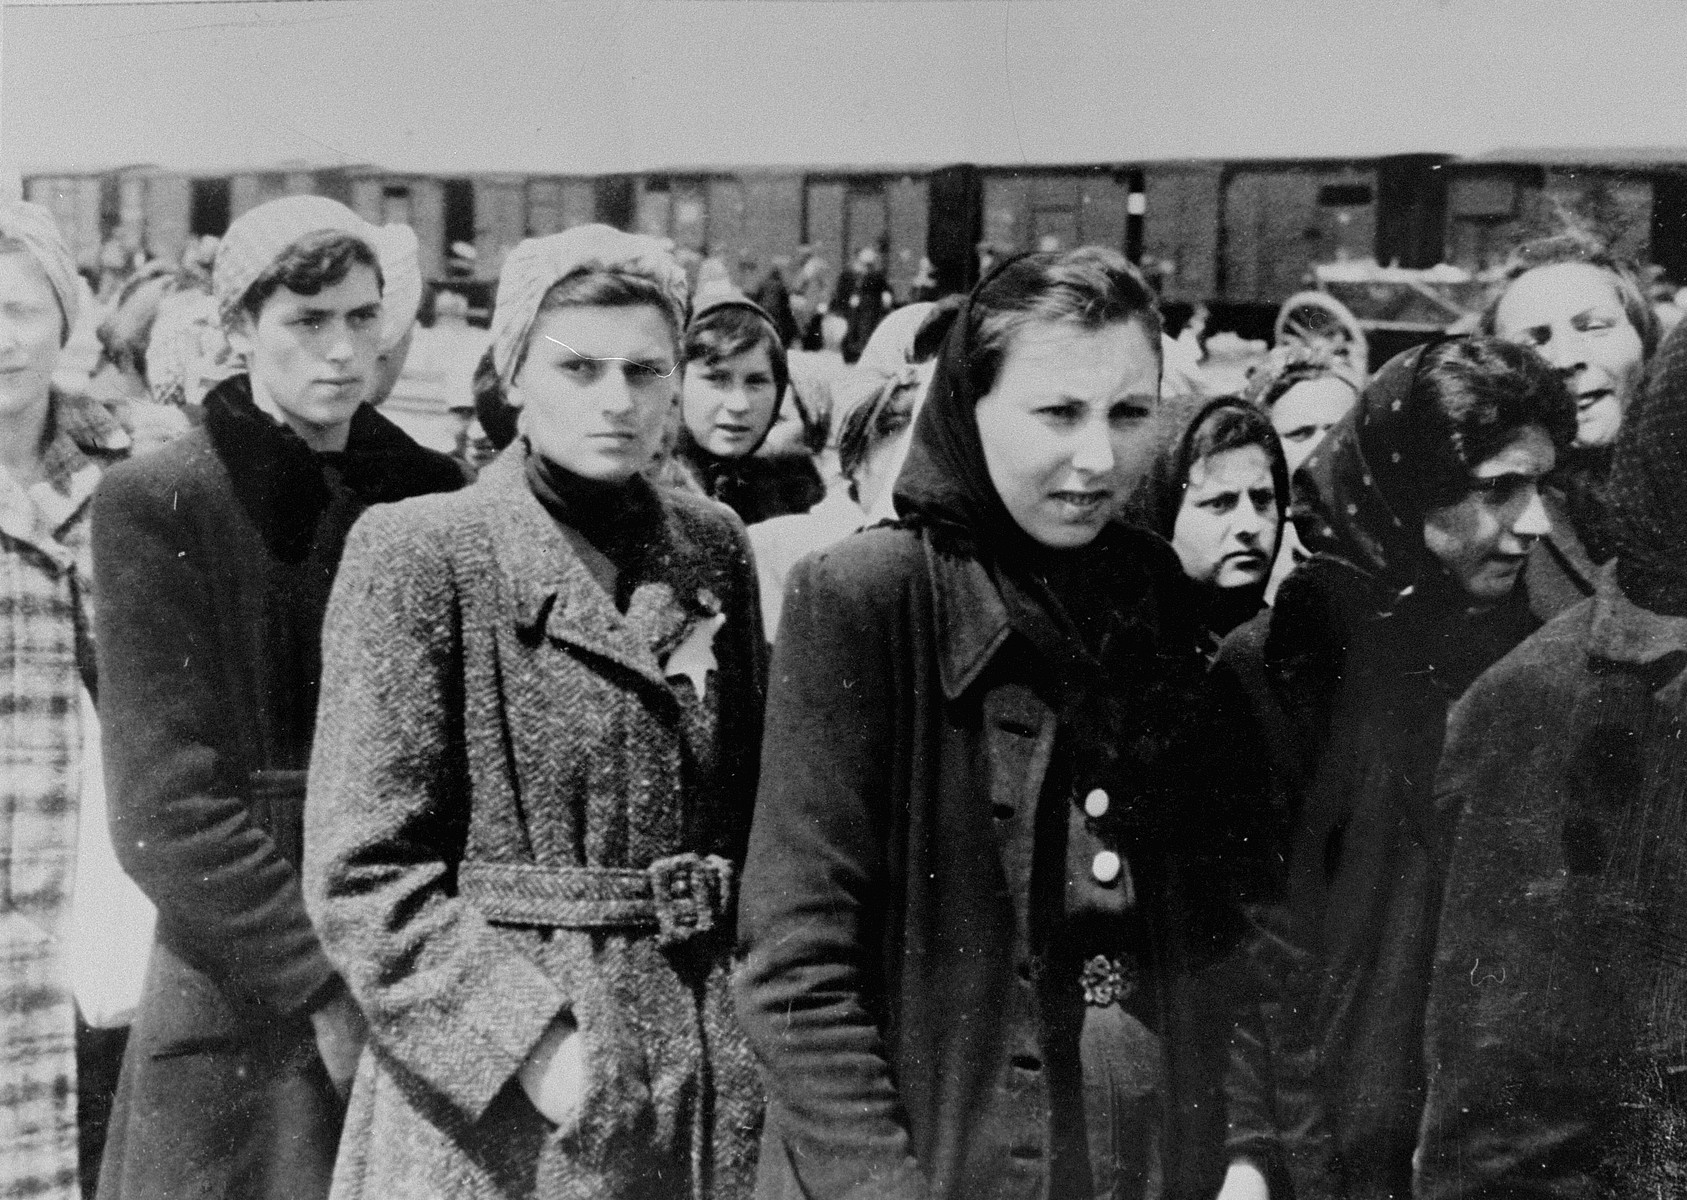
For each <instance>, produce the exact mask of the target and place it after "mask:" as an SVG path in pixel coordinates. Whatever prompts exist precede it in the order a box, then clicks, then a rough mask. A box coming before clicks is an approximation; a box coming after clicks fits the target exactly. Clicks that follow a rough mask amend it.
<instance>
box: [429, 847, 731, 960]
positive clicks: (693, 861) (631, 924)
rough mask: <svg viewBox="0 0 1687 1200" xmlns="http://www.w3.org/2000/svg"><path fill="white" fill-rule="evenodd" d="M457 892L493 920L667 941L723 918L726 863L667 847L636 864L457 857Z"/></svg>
mask: <svg viewBox="0 0 1687 1200" xmlns="http://www.w3.org/2000/svg"><path fill="white" fill-rule="evenodd" d="M457 891H458V893H459V894H460V895H462V896H463V897H464V898H465V899H467V900H468V901H469V903H471V904H473V905H474V906H475V907H476V908H477V909H479V910H480V912H481V913H482V915H484V916H485V917H486V919H487V920H488V921H491V922H492V923H493V924H497V925H528V926H538V927H541V928H549V929H625V930H628V931H640V932H650V933H654V934H655V935H656V941H657V944H658V945H662V946H675V945H678V944H679V943H681V942H684V941H687V940H689V939H690V938H693V937H696V936H697V935H699V934H703V933H708V932H709V931H711V930H712V929H714V928H715V926H716V925H717V924H724V923H725V920H726V914H727V911H728V909H729V908H730V907H731V904H732V864H731V863H729V862H727V861H726V859H724V858H721V857H719V856H717V855H713V854H710V855H700V854H670V855H667V856H666V857H663V858H658V859H656V860H655V861H654V862H652V863H651V864H650V865H649V866H648V867H645V868H644V869H642V870H639V869H636V868H623V867H539V866H533V865H531V864H528V863H494V862H465V863H463V864H462V865H461V866H459V867H458V868H457Z"/></svg>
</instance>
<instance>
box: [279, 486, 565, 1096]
mask: <svg viewBox="0 0 1687 1200" xmlns="http://www.w3.org/2000/svg"><path fill="white" fill-rule="evenodd" d="M413 511H414V510H413V509H411V507H410V506H409V505H399V506H394V507H382V508H375V509H371V510H370V511H369V512H368V513H366V514H365V515H364V516H363V517H362V518H360V519H359V521H358V523H357V525H356V526H354V527H353V529H352V532H351V536H350V538H349V539H348V541H347V544H346V553H345V557H344V559H343V560H342V563H341V567H340V573H339V575H338V577H337V578H336V580H335V582H334V591H333V595H332V597H331V598H330V600H329V604H328V615H327V620H326V622H325V623H324V627H323V654H322V659H323V677H322V699H321V702H320V705H319V707H318V709H317V735H316V741H315V744H314V746H313V748H312V755H311V768H310V789H309V795H308V799H307V803H306V807H305V862H304V877H305V895H306V899H307V902H308V903H309V905H310V909H311V912H312V914H313V915H314V916H315V917H316V919H317V923H318V927H319V928H320V929H321V932H322V940H323V944H324V945H325V946H326V947H327V949H328V952H329V954H330V955H331V956H332V957H333V958H334V960H335V962H336V963H337V964H339V966H340V968H341V970H342V971H344V973H345V978H346V983H347V985H348V986H349V987H350V988H351V991H352V994H353V995H354V996H355V997H356V999H357V1001H358V1004H359V1006H360V1007H361V1008H362V1009H363V1011H364V1013H365V1015H366V1016H367V1017H368V1019H369V1026H370V1035H371V1037H372V1038H373V1040H374V1041H375V1042H376V1044H377V1045H379V1046H380V1048H381V1049H382V1050H383V1051H384V1052H385V1053H386V1054H387V1055H389V1056H390V1057H391V1058H392V1059H394V1060H396V1061H397V1062H398V1063H399V1064H400V1065H401V1066H402V1067H403V1068H404V1070H405V1071H406V1072H407V1073H408V1074H409V1075H410V1076H412V1077H414V1078H415V1079H418V1080H420V1081H421V1082H422V1083H423V1084H424V1085H425V1086H427V1087H428V1088H430V1089H431V1090H433V1091H434V1092H436V1093H437V1094H438V1095H440V1096H442V1097H444V1099H445V1100H446V1101H448V1102H449V1103H450V1104H451V1105H453V1106H454V1107H455V1108H456V1109H457V1110H458V1111H459V1112H461V1113H462V1114H463V1115H464V1116H465V1117H466V1118H467V1119H468V1120H471V1121H472V1120H477V1119H478V1118H479V1117H480V1115H481V1114H482V1113H483V1112H484V1111H485V1109H486V1107H487V1105H488V1104H490V1103H491V1101H492V1099H493V1097H495V1096H496V1095H497V1094H498V1092H499V1091H500V1090H501V1089H502V1088H503V1087H504V1086H505V1085H506V1084H508V1083H509V1081H510V1079H511V1078H512V1076H513V1075H514V1074H515V1072H516V1070H517V1068H518V1067H520V1065H521V1063H522V1060H523V1059H525V1058H526V1057H527V1055H528V1053H529V1052H530V1051H531V1050H532V1048H533V1047H534V1045H535V1044H536V1043H537V1042H538V1040H539V1038H540V1036H541V1035H542V1034H543V1033H544V1031H545V1029H546V1027H547V1026H548V1025H549V1024H550V1023H551V1022H552V1021H553V1020H554V1019H555V1018H556V1017H557V1016H558V1015H559V1014H560V1013H561V1012H562V1011H563V1009H564V1008H565V1007H566V1006H567V1004H568V998H567V997H566V996H564V995H563V994H562V993H561V991H560V990H559V989H558V987H557V986H556V984H555V983H554V982H552V980H551V979H550V977H549V976H548V975H547V974H546V973H545V972H544V971H543V970H542V969H541V968H540V967H539V965H538V964H537V963H536V962H534V961H533V960H532V959H531V958H530V957H529V956H528V955H527V954H526V953H524V951H523V949H522V947H521V945H520V943H519V941H518V939H517V937H516V936H515V935H513V934H508V933H505V932H503V931H500V930H496V929H494V928H493V927H492V926H491V925H489V924H488V923H487V922H486V920H485V918H484V917H482V916H481V915H480V913H479V912H478V911H477V910H476V909H475V908H474V907H473V906H472V905H470V904H467V903H465V902H463V901H461V900H459V899H458V898H457V896H456V873H457V864H458V863H460V862H461V860H462V857H463V849H464V844H465V841H466V837H467V831H468V817H469V813H468V797H469V795H470V787H469V780H468V767H467V758H466V754H465V750H464V727H465V712H464V707H465V701H464V690H463V685H462V661H463V645H462V613H461V607H460V605H459V604H458V600H457V596H458V591H457V586H456V583H455V581H454V579H453V568H452V563H451V562H450V554H449V547H448V545H447V544H446V543H445V541H444V537H445V533H446V531H445V530H444V529H443V528H442V527H435V528H428V527H426V526H419V525H417V524H415V523H413V522H411V520H410V518H411V514H412V512H413Z"/></svg>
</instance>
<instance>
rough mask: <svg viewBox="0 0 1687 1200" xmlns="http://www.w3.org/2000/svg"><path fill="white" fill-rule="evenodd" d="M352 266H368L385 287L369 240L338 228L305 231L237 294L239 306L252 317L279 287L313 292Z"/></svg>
mask: <svg viewBox="0 0 1687 1200" xmlns="http://www.w3.org/2000/svg"><path fill="white" fill-rule="evenodd" d="M354 266H365V267H368V268H370V269H371V270H372V271H374V272H375V283H376V285H377V286H379V287H380V288H381V290H382V291H385V290H386V286H387V281H386V278H385V277H384V276H383V275H382V274H381V260H380V259H379V258H377V257H376V256H375V251H374V248H373V247H371V246H370V245H369V243H368V242H365V241H364V240H363V239H362V238H357V237H353V236H352V235H351V234H349V233H342V232H341V231H340V230H337V229H323V230H319V231H318V232H316V233H307V234H305V236H304V237H302V238H300V239H299V240H298V241H296V242H294V243H293V244H292V245H291V246H288V247H287V249H285V250H283V251H282V252H281V253H280V254H278V255H276V258H275V261H274V262H272V263H270V265H269V266H268V267H266V268H265V269H264V273H263V274H262V275H259V276H258V277H257V278H256V279H254V280H253V281H252V286H250V287H248V288H247V289H246V294H245V295H243V296H241V297H240V307H241V309H242V310H243V311H244V312H245V313H246V314H247V315H248V316H249V317H251V318H252V319H253V320H254V321H255V320H257V319H258V314H260V313H262V312H263V310H264V305H265V304H266V303H268V302H269V298H270V297H271V296H273V295H275V293H276V292H278V291H279V290H281V289H282V288H286V289H287V290H288V291H290V292H297V293H298V294H299V295H301V296H314V295H316V294H317V293H318V292H320V291H321V290H322V289H323V288H326V287H333V286H334V285H335V284H336V283H339V282H340V281H341V280H342V279H344V278H345V277H346V276H347V275H348V274H349V273H350V272H351V269H352V268H353V267H354Z"/></svg>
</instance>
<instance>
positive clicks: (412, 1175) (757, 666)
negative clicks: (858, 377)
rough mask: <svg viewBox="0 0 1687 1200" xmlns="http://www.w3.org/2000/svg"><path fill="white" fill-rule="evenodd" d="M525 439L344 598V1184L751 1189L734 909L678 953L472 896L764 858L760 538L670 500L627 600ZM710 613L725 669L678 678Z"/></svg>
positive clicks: (340, 824) (404, 519)
mask: <svg viewBox="0 0 1687 1200" xmlns="http://www.w3.org/2000/svg"><path fill="white" fill-rule="evenodd" d="M525 452H526V451H525V446H524V444H523V443H521V442H517V443H516V444H515V445H513V446H512V447H511V448H510V449H509V450H508V451H506V452H505V454H504V455H503V456H502V457H501V458H500V459H499V460H498V461H496V462H495V463H493V464H492V465H491V466H489V467H488V468H487V470H486V471H485V472H484V473H483V474H482V476H481V478H480V480H479V482H477V483H476V484H475V485H474V486H473V487H471V488H469V489H467V490H466V491H464V492H461V493H459V494H457V495H455V496H451V497H443V496H442V497H433V498H428V499H424V500H418V501H414V502H409V503H405V504H401V505H397V506H394V507H392V508H387V509H383V510H380V511H378V512H372V513H370V514H368V515H367V516H366V517H365V518H364V519H363V520H362V521H361V522H360V523H359V524H358V526H357V528H356V529H354V530H353V532H352V536H351V540H350V542H349V544H348V547H347V551H346V558H345V562H344V565H343V566H342V568H341V573H340V578H339V579H338V581H337V582H336V584H335V591H334V596H333V600H332V602H331V604H330V607H329V615H328V620H327V624H326V627H325V634H324V661H325V663H326V664H327V672H326V675H325V677H324V681H323V697H322V705H321V708H320V710H319V713H318V723H317V740H316V748H315V753H314V756H313V759H312V763H311V774H310V784H309V798H308V802H307V812H306V848H305V894H306V901H307V904H308V905H309V907H310V909H311V912H312V914H313V916H314V917H315V919H316V922H317V927H318V929H319V931H320V933H321V936H322V939H323V945H324V947H325V948H326V949H327V951H328V954H329V956H330V958H331V959H332V960H333V961H334V963H335V965H336V966H337V967H338V968H339V970H340V971H341V972H342V973H343V974H344V976H345V978H346V981H347V983H348V984H349V986H350V987H351V990H352V993H353V994H354V995H355V996H356V998H357V1000H358V1002H359V1003H360V1004H361V1005H362V1007H363V1010H364V1012H365V1013H366V1015H367V1016H368V1018H369V1025H370V1036H371V1042H370V1046H369V1048H368V1049H366V1050H365V1052H364V1056H363V1061H362V1063H361V1064H360V1066H359V1069H358V1074H357V1081H356V1084H355V1086H354V1089H353V1094H352V1100H351V1111H350V1114H349V1116H348V1118H347V1122H346V1128H345V1133H344V1136H343V1139H342V1141H341V1147H340V1158H339V1163H338V1166H337V1168H336V1172H335V1181H334V1196H335V1197H336V1200H364V1198H366V1197H367V1198H371V1200H373V1198H377V1197H392V1196H403V1197H406V1198H407V1200H427V1198H428V1197H439V1198H440V1200H446V1198H450V1200H477V1198H482V1197H484V1198H487V1200H491V1198H494V1197H497V1198H502V1197H517V1196H523V1197H525V1196H542V1197H546V1198H547V1200H551V1198H555V1197H575V1196H578V1197H581V1198H585V1197H594V1198H611V1200H613V1198H615V1197H626V1198H629V1200H631V1198H635V1197H636V1198H637V1200H663V1198H667V1197H673V1198H675V1200H677V1198H679V1197H691V1196H698V1197H707V1196H714V1197H731V1196H740V1195H747V1194H748V1192H749V1190H750V1187H751V1183H752V1176H753V1172H754V1161H755V1146H756V1142H757V1138H758V1136H759V1132H760V1121H761V1099H760V1085H759V1082H758V1080H757V1078H756V1074H755V1068H754V1065H753V1063H752V1061H751V1059H750V1056H749V1052H748V1050H747V1048H746V1045H745V1042H744V1040H743V1037H742V1035H741V1034H740V1032H739V1030H738V1027H737V1024H736V1021H735V1019H734V1017H733V1014H732V1011H731V1006H730V1003H729V1000H728V995H727V990H726V978H727V967H728V955H729V952H730V936H731V934H730V930H731V924H730V914H725V915H724V917H723V919H722V920H720V921H719V922H718V923H717V927H716V930H715V933H714V934H713V935H712V936H705V937H700V938H698V939H694V940H693V941H691V942H688V943H686V944H684V945H681V946H679V947H677V948H675V949H668V950H664V949H662V948H660V947H659V945H658V943H657V940H656V939H655V938H654V937H652V936H650V935H649V934H646V933H640V932H636V931H631V930H613V929H602V928H598V929H586V928H577V927H575V928H567V927H555V926H550V927H547V926H546V925H545V924H544V923H543V922H537V921H536V922H533V923H529V924H523V923H522V922H519V921H517V922H513V923H512V922H511V921H509V920H505V919H502V917H503V916H506V915H507V914H498V913H496V912H495V911H494V910H493V909H492V908H490V907H489V904H490V902H491V901H492V900H505V901H507V900H510V899H512V898H511V897H509V896H501V897H500V896H491V895H488V894H487V893H484V892H482V893H476V894H473V895H470V894H466V893H468V892H472V891H473V889H460V886H459V885H460V884H461V883H462V882H463V881H464V880H465V879H467V878H468V876H469V874H470V872H469V870H467V869H466V867H467V864H475V868H476V869H477V870H482V871H483V869H484V868H485V866H486V865H487V864H491V865H492V866H493V867H494V868H496V869H499V870H504V869H507V868H511V867H514V868H524V869H526V870H527V871H529V872H533V873H535V874H540V873H543V872H544V871H546V870H554V869H557V868H561V869H569V868H577V867H595V868H627V869H638V868H643V867H645V866H646V865H647V864H649V863H651V861H652V860H653V859H656V858H658V857H661V856H666V855H671V854H677V853H681V852H687V851H689V852H695V853H697V854H712V855H719V856H722V857H725V858H727V859H729V860H731V861H732V862H733V863H735V864H736V863H739V862H741V861H742V853H743V843H744V840H745V838H746V836H747V831H748V826H749V816H750V806H751V803H752V800H753V797H754V795H755V785H756V763H757V754H758V751H759V739H760V728H761V703H762V690H763V673H764V667H763V664H762V659H761V656H762V654H763V653H764V650H763V647H762V632H761V624H760V617H759V606H758V600H757V596H756V584H755V572H754V570H753V568H752V567H751V565H750V561H749V554H748V549H747V540H746V539H745V537H744V534H743V530H742V526H740V525H739V524H738V522H737V521H736V520H735V519H734V518H733V517H731V516H730V514H728V513H727V512H726V510H725V509H723V508H721V507H720V506H718V505H716V504H714V503H713V502H711V501H708V500H704V499H701V498H698V497H693V496H686V495H681V494H679V493H676V492H669V491H666V490H659V491H658V492H657V493H656V500H657V509H656V512H657V516H656V518H655V520H654V527H655V533H654V535H653V536H654V544H653V545H651V546H649V547H648V548H647V551H646V553H644V554H642V555H641V556H640V560H639V565H637V566H636V567H629V568H624V570H625V571H626V574H624V575H623V579H622V590H623V592H624V593H630V599H629V601H628V605H627V610H626V612H625V613H624V614H623V613H621V612H618V611H617V609H616V608H615V606H614V605H613V604H612V603H611V601H610V598H609V595H608V593H607V592H606V591H605V590H604V589H603V588H602V587H601V586H600V585H599V584H598V582H597V581H596V580H595V579H594V578H593V577H592V575H591V574H590V573H589V571H588V569H587V568H586V566H585V565H584V564H583V563H582V562H581V561H580V559H579V558H578V556H577V555H576V553H575V552H574V550H573V549H571V548H570V543H569V541H568V539H567V537H566V535H565V534H564V532H563V530H562V529H561V528H560V527H559V526H558V525H557V523H556V521H555V520H553V518H552V517H551V515H550V514H549V513H548V512H547V511H546V510H545V509H544V508H543V507H542V506H541V504H540V502H539V501H538V500H537V499H536V498H535V497H534V495H533V493H532V492H531V490H530V489H529V487H528V484H527V481H526V479H525V477H524V474H523V462H524V458H523V456H524V454H525ZM722 616H724V617H725V621H724V624H722V623H720V622H719V620H718V618H719V617H722ZM708 627H714V628H716V630H717V632H716V634H715V636H714V638H713V642H712V654H713V658H714V659H715V663H714V666H713V669H711V670H708V671H707V673H706V674H694V675H691V676H689V677H677V678H673V679H670V678H667V677H666V676H667V673H668V671H669V670H674V669H675V668H676V662H675V661H674V660H675V659H677V658H678V657H680V656H679V655H678V653H677V652H676V651H675V647H677V646H679V645H682V644H685V643H687V642H688V641H691V640H693V639H694V637H695V635H696V633H697V631H698V630H699V629H700V628H708ZM702 662H703V664H704V665H707V658H706V657H705V658H704V659H703V660H702ZM664 664H665V665H664ZM699 683H700V684H701V685H702V691H701V694H699V688H698V685H699ZM535 869H538V870H537V871H536V870H535ZM506 873H507V872H506ZM517 873H519V871H518V872H517ZM489 915H494V916H499V917H500V919H499V920H498V921H497V923H494V922H493V921H492V920H490V919H489ZM565 1012H567V1013H571V1014H572V1016H573V1018H574V1020H575V1021H576V1022H577V1023H578V1026H579V1029H580V1031H581V1033H582V1035H583V1037H584V1044H585V1046H586V1051H587V1056H588V1060H589V1068H588V1071H589V1075H590V1084H589V1087H588V1092H587V1099H586V1104H585V1106H584V1112H583V1115H582V1116H581V1118H580V1121H579V1123H578V1125H577V1126H576V1127H567V1128H555V1127H552V1126H551V1125H550V1124H549V1122H547V1121H546V1120H545V1118H543V1117H542V1116H541V1115H540V1114H539V1113H538V1111H537V1110H536V1109H535V1108H534V1107H533V1106H532V1104H531V1103H530V1102H529V1100H528V1099H527V1096H526V1093H525V1092H524V1091H523V1090H522V1089H521V1087H520V1085H519V1082H518V1081H517V1079H516V1074H517V1071H518V1069H519V1067H520V1066H521V1063H522V1062H523V1060H524V1059H525V1058H526V1056H527V1055H528V1053H529V1052H530V1051H531V1050H532V1049H533V1047H534V1046H535V1045H536V1043H537V1042H538V1041H539V1039H540V1037H541V1035H542V1034H543V1033H544V1032H545V1030H546V1028H547V1027H548V1026H549V1025H550V1024H551V1023H552V1021H553V1020H555V1019H556V1018H557V1017H558V1016H559V1015H561V1014H563V1013H565Z"/></svg>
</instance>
